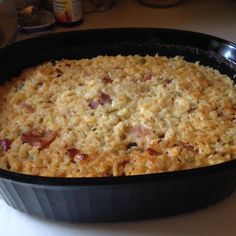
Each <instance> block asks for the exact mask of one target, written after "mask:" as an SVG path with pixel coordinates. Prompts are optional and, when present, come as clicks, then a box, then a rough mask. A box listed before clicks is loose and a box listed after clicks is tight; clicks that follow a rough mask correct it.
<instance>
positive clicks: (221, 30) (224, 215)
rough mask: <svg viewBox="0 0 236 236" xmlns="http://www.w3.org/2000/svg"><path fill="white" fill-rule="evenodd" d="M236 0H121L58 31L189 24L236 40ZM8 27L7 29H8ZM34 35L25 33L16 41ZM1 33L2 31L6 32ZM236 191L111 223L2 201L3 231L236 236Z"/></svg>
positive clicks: (5, 23) (3, 22)
mask: <svg viewBox="0 0 236 236" xmlns="http://www.w3.org/2000/svg"><path fill="white" fill-rule="evenodd" d="M235 12H236V1H234V0H215V1H214V0H209V1H204V0H183V2H182V3H181V4H180V5H177V6H175V7H171V8H151V7H147V6H144V5H141V4H139V3H138V2H137V1H136V0H117V3H116V5H115V6H114V7H113V8H111V9H109V10H107V11H105V12H98V13H90V14H86V15H85V16H84V21H83V23H82V24H81V25H79V26H76V27H72V28H59V27H57V28H55V29H54V30H53V31H52V32H51V33H53V32H61V31H69V30H80V29H81V30H84V29H94V28H112V27H159V28H174V29H185V30H192V31H198V32H203V33H207V34H212V35H215V36H218V37H221V38H224V39H227V40H230V41H232V42H235V43H236V20H235ZM0 26H1V29H2V31H3V34H4V43H3V44H2V45H4V44H6V42H7V41H8V40H9V39H10V38H11V37H12V35H13V33H14V27H13V24H12V20H11V19H10V18H9V17H3V16H0ZM3 28H4V30H3ZM28 37H29V36H27V35H24V34H19V35H17V37H16V40H22V39H25V38H28ZM0 38H1V36H0ZM235 221H236V193H234V194H233V195H231V197H229V198H228V199H226V200H225V201H223V202H221V203H219V204H217V205H215V206H211V207H209V208H207V209H203V210H200V211H197V212H193V213H189V214H184V215H180V216H175V217H169V218H164V219H153V220H146V221H139V222H129V223H110V224H66V223H57V222H51V221H47V220H42V219H38V218H35V217H32V216H28V215H25V214H23V213H20V212H18V211H16V210H14V209H12V208H10V207H8V206H7V205H6V204H5V203H4V202H3V201H1V200H0V234H1V235H9V236H15V235H17V236H19V235H30V236H37V235H40V236H42V235H43V236H47V235H57V236H60V235H63V236H66V235H70V236H73V235H77V236H79V235H88V236H90V235H91V236H92V235H96V236H100V235H101V236H107V235H122V236H126V235H129V236H132V235H136V236H141V235H143V236H144V235H145V236H152V235H162V236H176V235H186V236H187V235H191V236H195V235H201V236H204V235H207V236H211V235H212V236H213V235H214V236H217V235H227V236H231V235H232V236H233V235H236V227H235Z"/></svg>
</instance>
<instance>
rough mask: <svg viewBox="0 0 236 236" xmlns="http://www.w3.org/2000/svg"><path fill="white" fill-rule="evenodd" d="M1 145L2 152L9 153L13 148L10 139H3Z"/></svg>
mask: <svg viewBox="0 0 236 236" xmlns="http://www.w3.org/2000/svg"><path fill="white" fill-rule="evenodd" d="M0 143H1V148H2V150H3V151H8V150H9V149H10V148H11V143H12V141H11V140H10V139H7V138H5V139H2V140H1V141H0Z"/></svg>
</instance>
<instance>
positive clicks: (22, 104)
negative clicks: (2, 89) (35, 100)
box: [21, 102, 35, 113]
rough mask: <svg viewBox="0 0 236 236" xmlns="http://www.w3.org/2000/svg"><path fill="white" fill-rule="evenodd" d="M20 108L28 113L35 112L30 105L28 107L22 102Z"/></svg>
mask: <svg viewBox="0 0 236 236" xmlns="http://www.w3.org/2000/svg"><path fill="white" fill-rule="evenodd" d="M21 106H22V107H23V108H24V109H25V110H26V111H27V112H29V113H34V112H35V108H34V107H32V106H31V105H29V104H28V103H26V102H22V103H21Z"/></svg>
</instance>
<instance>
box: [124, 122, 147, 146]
mask: <svg viewBox="0 0 236 236" xmlns="http://www.w3.org/2000/svg"><path fill="white" fill-rule="evenodd" d="M149 134H150V130H149V129H147V128H145V127H144V126H142V125H135V126H133V127H131V128H130V130H129V132H128V136H129V137H130V138H131V140H132V142H134V143H137V144H138V146H143V145H144V144H145V143H146V137H147V136H148V135H149Z"/></svg>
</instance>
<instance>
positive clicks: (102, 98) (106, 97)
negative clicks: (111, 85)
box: [99, 92, 112, 105]
mask: <svg viewBox="0 0 236 236" xmlns="http://www.w3.org/2000/svg"><path fill="white" fill-rule="evenodd" d="M99 100H100V104H101V105H104V104H105V103H109V102H111V101H112V99H111V97H110V95H108V94H106V93H103V92H101V96H100V99H99Z"/></svg>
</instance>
